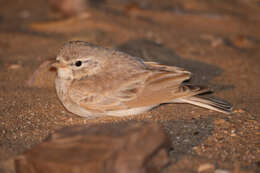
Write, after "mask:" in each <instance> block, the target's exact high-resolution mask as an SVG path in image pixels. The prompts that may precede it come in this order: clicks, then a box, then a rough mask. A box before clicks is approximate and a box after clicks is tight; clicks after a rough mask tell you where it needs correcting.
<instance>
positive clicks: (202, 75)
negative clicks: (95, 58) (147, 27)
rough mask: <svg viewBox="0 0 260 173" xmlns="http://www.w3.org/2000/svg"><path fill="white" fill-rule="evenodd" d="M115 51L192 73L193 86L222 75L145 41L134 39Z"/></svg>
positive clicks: (204, 64)
mask: <svg viewBox="0 0 260 173" xmlns="http://www.w3.org/2000/svg"><path fill="white" fill-rule="evenodd" d="M116 49H118V50H120V51H123V52H126V53H128V54H130V55H132V56H137V57H140V58H142V59H143V60H144V61H155V62H158V63H160V64H165V65H171V66H178V67H182V68H184V69H186V70H188V71H190V72H192V73H193V76H192V79H191V80H190V82H191V83H193V84H198V85H207V84H208V83H209V82H210V81H211V80H212V79H213V78H215V77H217V76H219V75H220V74H221V73H222V71H223V70H222V69H221V68H219V67H217V66H215V65H212V64H207V63H204V62H201V61H197V60H191V59H187V58H183V57H181V56H180V55H178V54H177V52H176V51H174V50H172V49H170V48H167V47H165V46H164V45H162V44H158V43H156V42H154V41H151V40H147V39H136V40H130V41H128V42H125V43H123V44H121V45H118V46H117V47H116ZM232 88H233V86H231V85H217V86H216V87H215V88H214V89H216V90H223V89H232Z"/></svg>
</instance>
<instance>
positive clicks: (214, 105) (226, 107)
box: [175, 95, 232, 114]
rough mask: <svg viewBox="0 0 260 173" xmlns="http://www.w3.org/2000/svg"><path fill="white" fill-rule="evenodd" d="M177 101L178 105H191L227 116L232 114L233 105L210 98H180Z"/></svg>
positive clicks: (196, 96) (197, 96) (198, 96)
mask: <svg viewBox="0 0 260 173" xmlns="http://www.w3.org/2000/svg"><path fill="white" fill-rule="evenodd" d="M175 101H177V102H178V103H189V104H192V105H196V106H199V107H203V108H207V109H210V110H214V111H218V112H222V113H225V114H230V113H231V112H232V105H231V104H229V103H228V102H226V101H223V100H220V99H216V98H213V97H208V96H200V95H195V96H191V97H185V98H178V99H177V100H175Z"/></svg>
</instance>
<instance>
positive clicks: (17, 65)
mask: <svg viewBox="0 0 260 173" xmlns="http://www.w3.org/2000/svg"><path fill="white" fill-rule="evenodd" d="M19 68H21V65H20V64H11V65H10V66H9V67H8V69H10V70H16V69H19Z"/></svg>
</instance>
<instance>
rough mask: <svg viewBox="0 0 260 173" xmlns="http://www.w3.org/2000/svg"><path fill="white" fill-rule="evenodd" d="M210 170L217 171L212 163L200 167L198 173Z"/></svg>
mask: <svg viewBox="0 0 260 173" xmlns="http://www.w3.org/2000/svg"><path fill="white" fill-rule="evenodd" d="M208 170H215V165H213V164H210V163H205V164H203V165H200V166H199V167H198V172H204V171H208Z"/></svg>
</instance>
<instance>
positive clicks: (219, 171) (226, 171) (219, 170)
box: [215, 169, 230, 173]
mask: <svg viewBox="0 0 260 173" xmlns="http://www.w3.org/2000/svg"><path fill="white" fill-rule="evenodd" d="M215 173H230V171H228V170H224V169H217V170H216V171H215Z"/></svg>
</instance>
